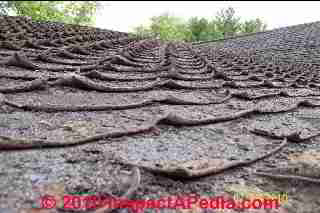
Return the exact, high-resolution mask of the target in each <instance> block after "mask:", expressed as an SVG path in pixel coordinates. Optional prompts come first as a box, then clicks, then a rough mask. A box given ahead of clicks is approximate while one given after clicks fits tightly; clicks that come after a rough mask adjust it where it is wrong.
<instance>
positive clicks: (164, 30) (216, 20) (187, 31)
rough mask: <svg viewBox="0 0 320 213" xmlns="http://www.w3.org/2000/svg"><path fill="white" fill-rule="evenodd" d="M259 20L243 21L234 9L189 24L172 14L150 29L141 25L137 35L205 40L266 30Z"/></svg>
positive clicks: (153, 20) (154, 19) (153, 21)
mask: <svg viewBox="0 0 320 213" xmlns="http://www.w3.org/2000/svg"><path fill="white" fill-rule="evenodd" d="M266 28H267V25H266V24H265V23H264V22H263V21H262V20H261V19H259V18H255V19H250V20H245V21H242V20H241V18H240V17H237V16H236V13H235V10H234V9H233V8H231V7H229V8H226V9H222V10H220V11H219V12H217V14H216V15H215V16H214V17H213V18H212V19H206V18H199V17H191V18H190V19H189V20H187V21H185V20H183V19H181V18H178V17H175V16H173V15H170V14H168V13H164V14H162V15H160V16H155V17H152V18H151V24H150V25H149V26H144V25H140V26H138V27H136V28H135V29H134V30H133V32H134V33H136V34H138V35H140V36H146V35H148V36H156V37H158V38H160V39H163V40H181V41H205V40H214V39H220V38H228V37H230V36H235V35H240V34H247V33H254V32H259V31H264V30H266Z"/></svg>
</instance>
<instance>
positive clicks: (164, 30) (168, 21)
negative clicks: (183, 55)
mask: <svg viewBox="0 0 320 213" xmlns="http://www.w3.org/2000/svg"><path fill="white" fill-rule="evenodd" d="M134 31H135V33H136V34H138V35H140V36H153V37H156V38H159V39H163V40H176V41H179V40H180V41H181V40H186V39H187V38H188V37H190V36H191V32H189V30H188V28H187V27H186V24H185V23H184V21H183V20H182V19H180V18H178V17H175V16H172V15H170V14H169V13H164V14H162V15H160V16H154V17H152V18H151V25H150V26H143V25H140V26H138V27H136V28H135V29H134Z"/></svg>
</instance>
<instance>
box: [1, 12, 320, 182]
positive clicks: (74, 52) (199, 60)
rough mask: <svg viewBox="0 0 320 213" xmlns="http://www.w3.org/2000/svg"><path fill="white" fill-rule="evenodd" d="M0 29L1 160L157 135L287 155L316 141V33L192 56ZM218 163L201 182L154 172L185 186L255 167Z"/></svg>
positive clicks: (209, 47) (306, 29) (57, 29)
mask: <svg viewBox="0 0 320 213" xmlns="http://www.w3.org/2000/svg"><path fill="white" fill-rule="evenodd" d="M0 19H1V20H0V26H1V27H0V117H1V118H0V149H1V150H10V149H26V148H46V147H63V146H69V145H79V144H84V143H89V142H92V143H95V142H97V141H101V140H105V139H108V138H117V137H122V136H129V138H130V137H134V135H139V134H143V133H148V132H156V131H157V128H162V127H163V126H165V127H170V128H173V130H172V129H171V130H169V131H175V130H178V129H179V128H178V127H184V126H193V127H196V128H194V129H190V130H188V131H187V132H186V133H185V135H188V134H190V137H192V134H193V133H192V132H193V131H197V130H196V129H197V128H199V129H200V128H202V126H205V125H208V124H215V125H217V126H218V125H222V124H223V123H225V122H229V121H232V122H235V123H232V124H230V125H229V124H228V125H229V126H224V127H223V128H224V129H225V130H224V131H225V133H223V131H222V133H221V134H222V138H226V137H225V135H224V134H226V132H232V131H234V133H233V134H240V135H241V136H243V137H247V136H248V137H253V135H254V137H258V135H259V137H260V136H263V137H269V138H273V139H281V140H283V139H287V140H288V141H289V142H295V143H297V142H304V141H307V140H309V139H313V138H316V137H317V136H318V135H319V134H320V127H319V125H318V122H319V119H320V113H319V106H320V99H319V97H320V90H319V88H320V72H319V65H320V61H319V53H320V48H319V47H320V36H319V29H320V26H319V25H320V23H319V22H315V23H311V24H304V25H297V26H293V27H287V28H281V29H277V30H274V31H268V32H265V33H257V34H253V35H249V36H244V37H239V38H233V39H229V40H226V41H216V42H204V43H199V44H194V45H191V44H188V43H183V42H163V41H160V40H157V39H144V40H143V39H137V38H131V37H128V34H126V33H121V32H115V31H108V30H100V29H95V28H89V27H80V26H68V25H60V24H57V23H36V22H32V21H30V20H27V19H24V18H21V17H0ZM308 116H309V118H310V119H307V118H308ZM248 118H249V119H251V120H250V122H248V121H244V120H243V119H248ZM303 118H305V119H303ZM238 121H239V122H242V123H241V124H238V123H236V122H238ZM234 125H236V126H234ZM237 125H239V126H237ZM238 127H239V128H238ZM240 127H241V129H240ZM221 128H222V127H221ZM159 133H160V134H166V133H165V131H160V132H159ZM195 134H196V133H195ZM219 134H220V133H219ZM221 134H220V135H221ZM208 138H211V136H208ZM195 140H196V141H197V140H198V139H197V138H196V139H195ZM224 143H226V144H227V143H228V142H227V141H225V142H224ZM229 145H230V144H229ZM253 145H255V146H257V147H260V148H261V147H263V148H262V150H264V149H266V150H270V151H268V152H267V154H264V155H261V156H260V157H261V158H262V157H263V156H265V157H266V156H269V155H268V153H269V152H273V151H279V150H278V149H277V148H276V147H278V146H279V144H274V143H271V145H272V147H275V148H270V147H269V148H266V147H268V146H266V147H264V146H262V145H261V144H253ZM269 145H270V144H269ZM148 146H149V145H148ZM150 146H152V145H150ZM193 146H194V147H196V146H197V145H196V144H195V145H193ZM224 151H226V152H228V150H224ZM242 151H243V152H242V154H241V155H243V156H245V155H246V151H245V149H243V150H242ZM128 152H130V150H129V151H128ZM217 152H218V150H217ZM219 154H220V156H219V155H218V154H217V153H216V155H215V157H217V156H218V157H220V161H218V162H216V161H213V162H209V165H210V163H212V164H213V166H212V167H210V166H208V165H207V169H208V170H203V168H200V167H199V168H198V169H195V170H196V171H193V169H192V168H191V169H190V168H189V169H188V170H187V171H186V170H184V171H183V172H180V173H179V172H177V170H175V168H173V170H170V169H168V170H166V171H164V172H166V173H170V174H171V175H176V176H179V177H180V178H188V177H190V176H192V177H193V176H202V175H206V174H212V173H216V172H219V171H222V170H224V169H226V168H230V167H232V165H234V163H235V165H239V166H241V165H242V166H244V165H246V163H249V162H254V161H252V159H251V161H250V160H249V161H236V162H234V159H232V158H230V157H229V158H228V157H226V156H227V154H226V153H225V154H223V153H222V151H221V150H220V151H219ZM191 156H192V155H190V156H188V155H184V156H180V157H179V156H174V157H173V156H171V157H168V156H167V157H168V158H169V160H170V158H172V159H173V158H176V159H175V160H178V159H180V160H187V161H188V160H189V161H190V160H194V156H193V157H191ZM200 156H201V155H199V156H198V157H200ZM212 156H214V155H213V154H212ZM172 159H171V160H172ZM253 159H256V160H258V159H260V158H259V157H258V158H253ZM135 160H137V159H135ZM140 160H141V159H140ZM149 160H150V159H149ZM206 163H207V164H208V162H206ZM199 164H201V165H202V163H201V162H200V163H199ZM220 164H221V165H220ZM182 165H183V166H184V168H185V169H186V168H187V166H188V165H184V164H182ZM202 166H203V165H202ZM212 168H214V169H212ZM171 169H172V168H171ZM201 169H202V170H201ZM169 170H170V171H169ZM160 172H161V171H160Z"/></svg>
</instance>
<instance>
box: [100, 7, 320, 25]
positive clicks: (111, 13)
mask: <svg viewBox="0 0 320 213" xmlns="http://www.w3.org/2000/svg"><path fill="white" fill-rule="evenodd" d="M104 4H105V5H106V6H105V7H104V10H103V11H102V12H101V13H100V14H99V15H98V16H97V22H96V26H97V27H101V28H106V29H113V30H119V31H131V30H132V29H133V28H134V27H136V26H138V25H141V24H150V18H151V17H153V16H159V15H161V14H163V13H165V12H169V13H170V14H172V15H174V16H178V17H181V18H185V19H189V18H190V17H192V16H198V17H200V18H201V17H204V18H207V19H210V18H211V17H212V16H214V15H215V14H216V13H217V12H218V11H219V10H221V9H222V8H227V7H233V8H234V9H235V11H236V13H237V15H238V16H240V17H241V18H243V19H244V20H247V19H252V18H253V17H255V18H261V19H262V20H263V21H264V22H266V23H267V25H268V28H267V29H273V28H279V27H285V26H290V25H296V24H303V23H308V22H314V21H320V13H319V8H320V2H316V1H188V2H187V1H179V2H178V1H162V2H159V1H152V2H151V1H150V2H148V1H143V2H142V1H140V2H139V1H130V2H127V1H122V2H115V1H107V2H104Z"/></svg>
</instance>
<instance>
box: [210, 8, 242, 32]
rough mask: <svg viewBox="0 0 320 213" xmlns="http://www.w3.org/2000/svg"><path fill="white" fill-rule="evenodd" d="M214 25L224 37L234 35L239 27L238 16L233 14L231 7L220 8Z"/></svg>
mask: <svg viewBox="0 0 320 213" xmlns="http://www.w3.org/2000/svg"><path fill="white" fill-rule="evenodd" d="M216 26H217V30H218V31H220V32H222V33H223V35H224V37H230V36H234V35H236V34H237V33H238V32H239V30H240V29H241V24H240V18H239V17H236V16H235V11H234V9H233V8H232V7H229V8H227V9H222V10H221V11H219V12H218V13H217V15H216Z"/></svg>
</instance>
